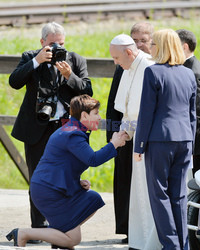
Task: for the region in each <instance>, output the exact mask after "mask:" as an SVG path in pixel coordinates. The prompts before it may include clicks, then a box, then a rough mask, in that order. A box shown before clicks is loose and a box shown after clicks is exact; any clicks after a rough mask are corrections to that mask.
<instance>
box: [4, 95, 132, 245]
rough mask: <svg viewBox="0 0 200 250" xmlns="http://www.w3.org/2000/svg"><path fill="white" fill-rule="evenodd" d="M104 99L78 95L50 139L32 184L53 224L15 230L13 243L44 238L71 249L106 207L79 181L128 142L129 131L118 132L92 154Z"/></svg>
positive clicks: (38, 204) (36, 199)
mask: <svg viewBox="0 0 200 250" xmlns="http://www.w3.org/2000/svg"><path fill="white" fill-rule="evenodd" d="M99 106H100V103H99V102H98V101H97V100H95V99H94V98H92V97H90V96H88V95H81V96H77V97H74V98H73V99H72V100H71V103H70V115H71V118H70V119H69V121H68V122H67V123H66V124H65V125H63V126H62V127H61V128H59V129H58V130H56V131H55V132H54V133H53V134H52V135H51V137H50V139H49V141H48V143H47V145H46V148H45V151H44V154H43V156H42V158H41V160H40V162H39V164H38V166H37V168H36V170H35V171H34V174H33V176H32V178H31V183H30V192H31V198H32V200H33V202H34V204H35V206H36V207H37V209H38V210H39V211H40V212H41V214H42V215H43V216H44V217H45V218H46V219H47V221H48V223H49V228H25V229H22V228H20V229H19V228H16V229H13V230H12V231H11V232H10V233H9V234H8V235H7V236H6V237H7V239H8V240H9V241H10V240H12V239H13V240H14V245H15V246H20V247H23V246H25V245H26V242H27V241H28V240H30V239H31V240H43V241H46V242H49V243H51V244H52V248H54V249H55V248H61V249H69V248H71V249H73V247H74V246H75V245H77V244H79V243H80V241H81V230H80V226H81V225H82V224H83V223H84V222H85V221H86V220H88V219H89V218H90V217H91V216H92V215H93V214H94V213H95V212H96V211H97V210H98V209H99V208H101V207H102V206H104V202H103V200H102V198H101V196H100V195H99V194H98V193H96V192H95V191H92V190H90V182H89V181H88V180H81V179H80V176H81V174H82V173H83V172H84V171H85V170H86V169H87V168H88V167H89V166H91V167H96V166H99V165H101V164H102V163H104V162H106V161H108V160H110V159H111V158H112V157H115V156H116V154H117V153H116V152H117V151H116V148H117V147H120V146H123V145H125V140H126V139H127V138H126V134H125V132H119V133H114V134H113V137H112V139H111V141H110V142H109V143H108V144H107V145H106V146H104V147H103V148H101V149H100V150H98V151H96V152H94V151H93V150H92V148H91V147H90V146H89V134H90V131H91V130H97V129H98V124H99V121H100V119H101V117H100V115H99Z"/></svg>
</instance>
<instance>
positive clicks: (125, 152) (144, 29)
mask: <svg viewBox="0 0 200 250" xmlns="http://www.w3.org/2000/svg"><path fill="white" fill-rule="evenodd" d="M153 31H154V28H153V26H152V24H150V23H146V22H139V23H136V24H134V25H133V27H132V28H131V32H130V34H131V37H132V38H133V40H134V41H135V43H136V45H137V48H138V49H140V50H142V51H144V52H146V53H148V54H150V44H151V40H152V39H151V37H152V34H153ZM123 71H124V70H123V69H122V67H121V66H119V65H117V66H116V70H115V73H114V76H113V80H112V84H111V89H110V93H109V97H108V103H107V111H106V119H107V129H106V136H107V142H109V141H110V139H111V138H112V134H113V133H114V132H115V131H119V127H120V124H121V119H122V117H123V114H122V113H121V112H119V111H117V110H115V109H114V101H115V96H116V93H117V90H118V86H119V83H120V79H121V76H122V73H123ZM117 151H118V154H117V157H115V159H114V161H115V169H114V208H115V222H116V229H115V231H116V234H125V235H127V238H125V239H123V240H122V243H128V217H129V199H130V185H131V173H132V152H133V140H130V141H127V143H126V145H125V146H123V147H120V148H118V149H117Z"/></svg>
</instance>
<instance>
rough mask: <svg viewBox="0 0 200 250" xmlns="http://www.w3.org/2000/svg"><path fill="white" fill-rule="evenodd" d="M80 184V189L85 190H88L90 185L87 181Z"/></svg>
mask: <svg viewBox="0 0 200 250" xmlns="http://www.w3.org/2000/svg"><path fill="white" fill-rule="evenodd" d="M80 184H81V187H82V188H84V189H86V190H89V189H90V186H91V183H90V182H89V181H88V180H80Z"/></svg>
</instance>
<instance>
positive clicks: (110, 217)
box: [0, 189, 128, 250]
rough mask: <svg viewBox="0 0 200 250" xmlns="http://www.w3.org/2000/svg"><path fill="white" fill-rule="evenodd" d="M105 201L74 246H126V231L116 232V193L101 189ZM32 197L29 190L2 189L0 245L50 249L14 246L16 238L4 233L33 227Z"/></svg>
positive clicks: (45, 245)
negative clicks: (114, 204) (123, 233)
mask: <svg viewBox="0 0 200 250" xmlns="http://www.w3.org/2000/svg"><path fill="white" fill-rule="evenodd" d="M101 195H102V198H103V200H104V201H105V203H106V205H105V206H104V207H103V208H101V209H100V210H98V211H97V213H96V214H95V215H94V216H93V217H92V218H91V219H90V220H88V221H87V222H86V223H85V224H84V225H83V226H82V242H81V244H80V245H78V246H77V247H76V248H75V249H76V250H81V249H88V250H101V249H102V250H103V249H106V250H112V249H121V250H127V249H128V246H127V245H122V244H121V243H120V242H121V239H123V238H124V237H125V236H124V235H116V234H115V232H114V231H115V222H114V208H113V195H112V194H111V193H102V194H101ZM29 209H30V207H29V197H28V191H27V190H10V189H0V249H6V250H9V249H27V250H28V249H30V250H36V249H37V250H39V249H41V250H42V249H51V247H50V244H48V243H45V242H43V243H41V244H38V245H31V244H27V246H26V247H25V248H22V247H13V241H12V242H8V241H7V239H6V238H5V235H6V234H7V233H8V232H9V231H11V229H13V228H20V227H21V228H22V227H23V228H25V227H30V217H29Z"/></svg>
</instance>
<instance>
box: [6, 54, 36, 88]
mask: <svg viewBox="0 0 200 250" xmlns="http://www.w3.org/2000/svg"><path fill="white" fill-rule="evenodd" d="M38 52H39V50H38V51H28V52H24V53H23V54H22V57H21V59H20V62H19V64H18V65H17V67H16V69H15V70H14V71H13V72H12V73H11V75H10V77H9V84H10V86H11V87H12V88H14V89H20V88H22V87H24V85H26V84H27V83H28V82H30V81H31V78H32V77H33V72H34V71H35V69H34V68H33V61H32V59H33V58H34V57H35V56H36V55H37V53H38Z"/></svg>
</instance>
